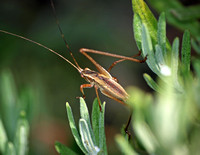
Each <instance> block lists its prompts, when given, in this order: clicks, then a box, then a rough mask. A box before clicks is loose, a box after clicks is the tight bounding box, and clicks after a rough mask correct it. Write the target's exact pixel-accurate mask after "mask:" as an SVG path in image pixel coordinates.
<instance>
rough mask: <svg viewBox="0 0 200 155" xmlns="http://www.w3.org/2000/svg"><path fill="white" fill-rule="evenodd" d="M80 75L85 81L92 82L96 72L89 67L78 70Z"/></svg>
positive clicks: (96, 74)
mask: <svg viewBox="0 0 200 155" xmlns="http://www.w3.org/2000/svg"><path fill="white" fill-rule="evenodd" d="M80 74H81V77H82V78H84V79H85V80H86V81H88V82H90V83H92V82H93V81H94V80H93V79H94V77H96V76H98V73H97V72H96V71H93V70H91V69H89V68H85V69H82V71H81V72H80Z"/></svg>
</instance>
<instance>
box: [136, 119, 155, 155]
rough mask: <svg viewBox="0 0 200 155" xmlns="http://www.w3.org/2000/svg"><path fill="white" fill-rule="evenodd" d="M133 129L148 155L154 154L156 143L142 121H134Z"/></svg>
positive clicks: (153, 136)
mask: <svg viewBox="0 0 200 155" xmlns="http://www.w3.org/2000/svg"><path fill="white" fill-rule="evenodd" d="M133 128H134V131H135V133H136V135H137V137H138V138H139V140H140V142H141V143H142V144H143V146H144V147H145V149H146V150H147V151H148V152H149V153H150V154H154V152H155V149H156V147H157V146H158V142H157V140H156V138H155V135H153V133H152V131H151V129H150V128H149V126H148V125H147V124H146V123H145V122H144V121H141V120H136V121H135V122H134V124H133Z"/></svg>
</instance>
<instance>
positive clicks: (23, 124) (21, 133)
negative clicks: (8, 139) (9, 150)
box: [14, 111, 29, 155]
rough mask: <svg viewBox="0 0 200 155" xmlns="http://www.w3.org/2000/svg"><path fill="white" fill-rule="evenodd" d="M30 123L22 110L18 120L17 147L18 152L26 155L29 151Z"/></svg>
mask: <svg viewBox="0 0 200 155" xmlns="http://www.w3.org/2000/svg"><path fill="white" fill-rule="evenodd" d="M28 137H29V124H28V121H27V119H26V113H25V112H24V111H21V113H20V118H19V120H18V122H17V129H16V136H15V143H14V144H15V148H16V153H17V154H20V155H26V154H27V153H28V139H29V138H28Z"/></svg>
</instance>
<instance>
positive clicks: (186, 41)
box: [181, 30, 191, 73]
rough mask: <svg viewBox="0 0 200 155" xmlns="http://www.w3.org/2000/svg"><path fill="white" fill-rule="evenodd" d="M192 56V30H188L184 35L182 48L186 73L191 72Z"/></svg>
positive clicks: (182, 59) (182, 58)
mask: <svg viewBox="0 0 200 155" xmlns="http://www.w3.org/2000/svg"><path fill="white" fill-rule="evenodd" d="M190 58H191V43H190V32H189V31H188V30H186V31H185V32H184V35H183V40H182V49H181V61H182V66H183V68H184V71H185V72H186V73H189V71H190Z"/></svg>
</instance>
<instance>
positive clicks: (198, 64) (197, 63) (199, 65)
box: [192, 59, 200, 80]
mask: <svg viewBox="0 0 200 155" xmlns="http://www.w3.org/2000/svg"><path fill="white" fill-rule="evenodd" d="M192 64H193V67H194V71H195V73H196V75H197V77H198V79H199V80H200V60H199V59H194V60H193V61H192Z"/></svg>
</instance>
